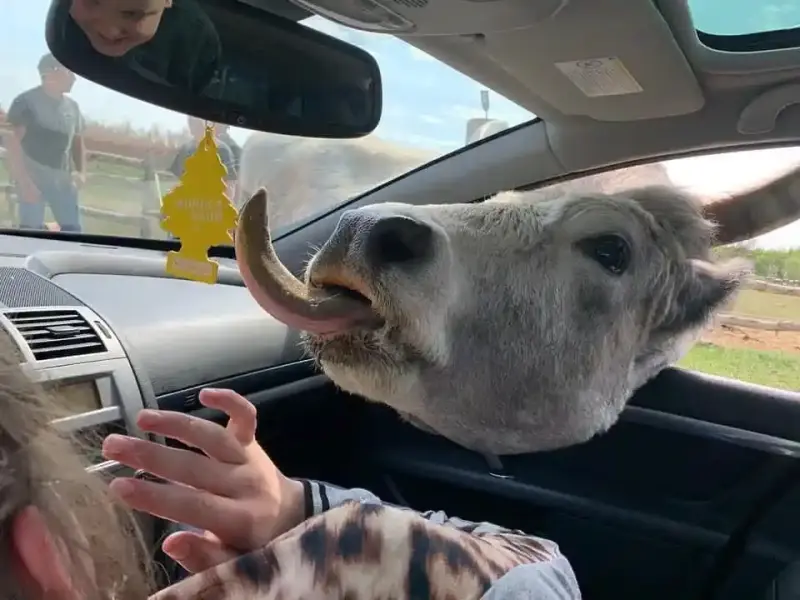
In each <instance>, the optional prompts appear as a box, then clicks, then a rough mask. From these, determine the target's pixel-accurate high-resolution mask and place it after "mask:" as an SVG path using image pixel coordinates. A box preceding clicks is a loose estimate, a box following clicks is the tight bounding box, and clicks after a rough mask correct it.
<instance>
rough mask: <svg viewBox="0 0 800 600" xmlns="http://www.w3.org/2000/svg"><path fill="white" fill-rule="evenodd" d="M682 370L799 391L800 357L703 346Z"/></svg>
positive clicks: (786, 353) (774, 352) (689, 355)
mask: <svg viewBox="0 0 800 600" xmlns="http://www.w3.org/2000/svg"><path fill="white" fill-rule="evenodd" d="M678 365H679V366H681V367H684V368H686V369H693V370H695V371H702V372H703V373H710V374H712V375H720V376H722V377H730V378H731V379H739V380H741V381H747V382H750V383H757V384H760V385H766V386H770V387H774V388H780V389H784V390H791V391H800V354H791V353H788V352H776V351H764V350H745V349H738V348H721V347H719V346H714V345H712V344H705V343H700V344H697V345H696V346H695V347H694V348H692V350H691V352H689V354H687V355H686V356H685V357H684V358H683V360H681V362H680V363H678Z"/></svg>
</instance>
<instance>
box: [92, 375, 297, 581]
mask: <svg viewBox="0 0 800 600" xmlns="http://www.w3.org/2000/svg"><path fill="white" fill-rule="evenodd" d="M200 402H201V403H202V404H203V405H205V406H207V407H209V408H214V409H218V410H221V411H222V412H224V413H226V414H227V415H228V416H229V417H230V419H229V421H228V424H227V426H226V427H223V426H222V425H218V424H216V423H213V422H211V421H205V420H203V419H200V418H199V417H193V416H190V415H186V414H182V413H179V412H172V411H158V410H143V411H142V412H140V413H139V418H138V420H137V423H138V425H139V427H140V428H141V429H142V430H144V431H148V432H150V433H154V434H157V435H163V436H165V437H168V438H172V439H175V440H178V441H180V442H182V443H184V444H186V445H187V446H190V447H194V448H197V449H199V450H201V451H202V452H204V453H205V455H203V454H199V453H196V452H192V451H191V450H184V449H178V448H169V447H167V446H164V445H161V444H157V443H155V442H150V441H146V440H141V439H138V438H132V437H128V436H122V435H110V436H108V437H107V438H106V439H105V442H104V443H103V454H104V456H105V457H106V458H107V459H109V460H116V461H118V462H120V463H122V464H125V465H127V466H129V467H131V468H134V469H143V470H145V471H147V472H149V473H152V474H154V475H156V476H158V477H161V478H163V479H164V480H166V481H165V482H164V483H156V482H153V481H146V480H142V479H130V478H118V479H116V480H114V481H113V482H112V483H111V490H112V491H113V492H114V493H115V494H116V495H117V496H118V497H119V498H120V499H121V500H122V501H123V502H125V503H126V504H127V505H128V506H130V507H131V508H133V509H135V510H139V511H142V512H147V513H150V514H152V515H155V516H157V517H161V518H163V519H168V520H170V521H174V522H178V523H184V524H186V525H190V526H193V527H196V528H199V529H201V530H205V531H204V532H202V533H196V532H189V531H183V532H178V533H174V534H172V535H170V536H169V537H168V538H167V539H166V540H164V543H163V549H164V552H165V553H166V554H167V555H168V556H170V557H171V558H172V559H173V560H175V561H176V562H178V563H179V564H180V565H181V566H183V567H184V568H185V569H186V570H187V571H190V572H197V571H199V570H203V569H206V568H208V567H210V566H213V565H214V564H218V563H219V562H221V561H224V560H227V559H228V558H230V557H231V556H233V555H234V554H238V553H240V552H248V551H250V550H253V549H255V548H259V547H261V546H264V545H266V544H267V543H269V542H270V541H272V540H273V539H274V538H276V537H277V536H279V535H281V534H283V533H284V532H286V531H288V530H289V529H292V528H293V527H295V526H296V525H298V524H299V523H300V522H302V521H303V519H304V518H305V505H304V499H303V486H302V484H301V483H300V482H299V481H295V480H292V479H289V478H287V477H286V476H285V475H283V474H282V473H281V472H280V471H279V470H278V468H277V467H276V466H275V465H274V464H273V462H272V460H270V458H269V456H267V454H266V453H265V452H264V451H263V450H262V449H261V447H260V446H259V445H258V442H257V441H256V439H255V431H256V410H255V407H254V406H253V405H252V404H251V403H250V402H248V400H247V399H246V398H243V397H242V396H240V395H239V394H237V393H235V392H233V391H230V390H211V389H205V390H203V391H201V392H200Z"/></svg>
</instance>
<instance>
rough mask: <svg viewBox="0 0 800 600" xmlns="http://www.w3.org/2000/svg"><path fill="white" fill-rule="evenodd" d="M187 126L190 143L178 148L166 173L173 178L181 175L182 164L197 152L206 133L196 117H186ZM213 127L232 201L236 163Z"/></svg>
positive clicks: (233, 197) (200, 121) (201, 122)
mask: <svg viewBox="0 0 800 600" xmlns="http://www.w3.org/2000/svg"><path fill="white" fill-rule="evenodd" d="M188 124H189V133H190V134H191V135H192V139H191V141H188V142H186V143H184V144H181V146H180V147H179V148H178V151H177V152H176V154H175V158H174V159H173V161H172V164H171V165H170V167H169V169H168V171H169V172H170V173H172V174H173V175H175V177H180V176H181V175H183V169H184V163H185V162H186V159H187V158H189V156H191V155H192V154H194V151H195V150H197V145H198V144H199V143H200V140H202V139H203V136H204V135H205V133H206V126H205V123H204V122H203V121H202V120H201V119H198V118H197V117H188ZM216 127H218V126H217V125H215V136H214V137H215V138H216V142H217V150H218V151H219V156H220V159H221V160H222V164H223V165H225V168H226V169H227V171H228V172H227V174H226V175H225V182H226V184H227V187H228V189H227V194H228V198H230V199H231V201H233V200H234V199H235V198H236V180H237V173H238V169H237V163H236V159H235V158H234V155H233V152H232V151H231V149H230V147H229V146H228V145H227V144H226V143H225V142H223V141H222V140H220V139H219V138H220V136H219V134H218V133H217V130H216Z"/></svg>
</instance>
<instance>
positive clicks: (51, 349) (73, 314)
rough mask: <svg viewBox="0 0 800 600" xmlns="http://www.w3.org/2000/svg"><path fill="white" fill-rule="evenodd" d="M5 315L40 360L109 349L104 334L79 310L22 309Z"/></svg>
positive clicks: (96, 352)
mask: <svg viewBox="0 0 800 600" xmlns="http://www.w3.org/2000/svg"><path fill="white" fill-rule="evenodd" d="M5 316H6V317H7V318H8V320H9V321H11V323H12V324H13V325H14V327H16V329H17V330H18V331H19V332H20V334H21V335H22V337H23V338H25V341H26V342H27V343H28V347H29V348H30V349H31V352H33V357H34V358H35V359H36V360H37V361H39V360H51V359H54V358H68V357H71V356H83V355H86V354H98V353H100V352H105V351H106V347H105V344H103V341H102V340H101V339H100V336H99V335H97V332H96V331H95V330H94V328H93V327H92V326H91V325H89V323H88V321H86V319H84V318H83V316H81V314H80V313H79V312H78V311H75V310H37V311H19V312H7V313H5Z"/></svg>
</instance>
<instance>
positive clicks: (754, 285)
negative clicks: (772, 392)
mask: <svg viewBox="0 0 800 600" xmlns="http://www.w3.org/2000/svg"><path fill="white" fill-rule="evenodd" d="M798 165H800V148H777V149H775V148H773V149H764V150H748V151H740V152H725V153H719V154H708V155H702V156H693V157H689V158H680V159H673V160H668V161H663V162H657V163H651V164H645V165H637V166H633V167H626V168H622V169H617V170H614V171H607V172H604V173H599V174H595V175H590V176H587V177H580V178H577V179H573V180H570V181H566V182H562V183H558V184H555V185H550V186H545V187H543V188H540V189H538V190H535V191H533V192H531V195H532V196H534V197H542V198H552V197H557V196H560V195H562V194H564V193H565V192H604V193H613V192H620V191H624V190H626V189H631V188H635V187H641V186H646V185H669V186H675V187H678V188H681V189H684V190H687V191H689V192H690V193H693V194H696V195H697V196H698V197H700V198H701V199H702V200H703V201H704V202H712V201H715V200H719V199H722V198H725V197H726V196H728V195H729V194H735V193H736V192H737V191H742V190H747V189H751V188H753V187H756V186H758V185H759V184H760V183H763V182H765V181H769V180H770V179H771V178H775V177H778V176H780V175H782V174H783V173H785V172H787V171H788V170H789V169H791V168H793V167H797V166H798ZM715 254H716V255H717V256H718V257H730V256H741V257H745V258H746V259H748V260H750V261H751V262H752V264H753V266H754V277H753V278H752V281H751V282H750V284H749V285H748V286H747V287H748V289H744V290H743V291H742V292H741V293H740V294H739V296H738V298H737V299H736V300H735V301H734V302H733V303H732V305H730V306H728V307H725V308H724V309H723V311H722V314H721V315H720V317H719V318H718V319H717V320H716V321H715V322H714V323H713V324H712V325H711V327H709V329H708V330H707V331H706V333H705V334H704V335H703V337H702V339H701V340H700V342H699V343H698V344H696V345H695V346H694V347H693V348H692V350H691V351H690V352H689V353H688V354H687V355H686V356H685V357H684V358H683V360H682V361H681V362H680V366H683V367H686V368H688V369H693V370H697V371H702V372H705V373H710V374H713V375H721V376H723V377H731V378H734V379H740V380H743V381H746V382H749V383H757V384H761V385H767V386H771V387H775V388H781V389H787V390H792V391H800V220H798V221H795V222H793V223H790V224H788V225H785V226H783V227H780V228H778V229H775V230H773V231H771V232H769V233H767V234H765V235H762V236H760V237H757V238H755V239H752V240H749V241H747V242H745V243H741V244H732V245H730V246H726V247H719V248H716V249H715ZM776 284H777V285H776ZM786 288H789V289H788V290H787V289H786ZM776 291H780V292H781V293H776Z"/></svg>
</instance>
